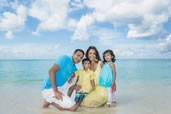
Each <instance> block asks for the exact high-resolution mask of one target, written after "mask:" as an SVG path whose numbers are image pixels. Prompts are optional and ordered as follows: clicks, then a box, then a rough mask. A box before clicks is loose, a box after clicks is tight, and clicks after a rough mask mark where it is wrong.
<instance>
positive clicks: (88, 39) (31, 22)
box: [0, 0, 171, 59]
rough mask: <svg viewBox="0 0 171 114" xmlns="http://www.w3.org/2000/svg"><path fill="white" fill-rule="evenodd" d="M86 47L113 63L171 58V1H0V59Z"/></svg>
mask: <svg viewBox="0 0 171 114" xmlns="http://www.w3.org/2000/svg"><path fill="white" fill-rule="evenodd" d="M89 46H96V47H97V49H98V50H99V52H100V55H102V53H103V52H104V51H105V50H107V49H112V50H113V51H114V53H115V55H116V59H171V0H0V59H55V58H57V57H58V56H61V55H64V54H65V55H72V53H73V51H74V50H75V49H77V48H80V49H83V50H84V51H86V49H87V48H88V47H89Z"/></svg>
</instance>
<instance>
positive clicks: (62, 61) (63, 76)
mask: <svg viewBox="0 0 171 114" xmlns="http://www.w3.org/2000/svg"><path fill="white" fill-rule="evenodd" d="M55 64H57V65H58V66H59V67H60V69H59V70H58V71H57V72H56V85H57V87H59V86H62V85H64V84H65V82H66V81H67V80H68V79H69V78H70V77H71V75H72V74H73V73H74V72H75V71H76V70H77V68H76V65H75V64H74V63H73V60H72V57H70V56H66V55H64V56H61V57H59V58H58V59H57V60H56V63H55ZM49 88H52V84H51V82H50V78H49V75H47V76H46V77H45V79H44V81H43V84H42V85H41V88H40V89H41V90H43V89H49Z"/></svg>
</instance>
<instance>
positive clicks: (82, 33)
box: [72, 15, 95, 41]
mask: <svg viewBox="0 0 171 114" xmlns="http://www.w3.org/2000/svg"><path fill="white" fill-rule="evenodd" d="M94 21H95V19H94V16H93V15H85V16H82V17H81V19H80V21H79V23H78V25H77V28H76V30H75V33H74V35H73V36H72V40H83V41H85V40H89V35H88V30H87V29H88V26H89V25H91V24H92V23H93V22H94Z"/></svg>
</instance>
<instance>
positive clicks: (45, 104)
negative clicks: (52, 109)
mask: <svg viewBox="0 0 171 114" xmlns="http://www.w3.org/2000/svg"><path fill="white" fill-rule="evenodd" d="M49 105H50V103H49V102H47V101H45V100H44V103H43V105H42V108H48V107H49Z"/></svg>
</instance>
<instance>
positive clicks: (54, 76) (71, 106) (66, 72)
mask: <svg viewBox="0 0 171 114" xmlns="http://www.w3.org/2000/svg"><path fill="white" fill-rule="evenodd" d="M83 56H84V51H83V50H81V49H76V50H75V51H74V53H73V55H72V57H70V56H61V57H60V58H58V59H57V61H56V63H55V64H54V65H53V66H52V67H51V68H50V70H49V76H47V77H46V78H45V80H44V81H43V84H42V86H41V90H42V95H43V98H44V104H43V108H47V107H48V106H49V105H53V106H55V107H56V108H58V109H59V110H70V111H76V110H77V108H78V106H79V104H77V103H75V102H74V101H73V100H72V99H71V98H70V97H69V96H67V95H66V94H64V89H65V88H66V87H64V84H65V82H67V80H68V79H69V78H70V77H71V76H72V74H73V73H74V72H75V71H76V70H77V69H76V66H75V64H77V63H79V62H80V61H81V59H82V58H83ZM65 85H67V84H65ZM68 86H69V84H68ZM68 88H69V87H68Z"/></svg>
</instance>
